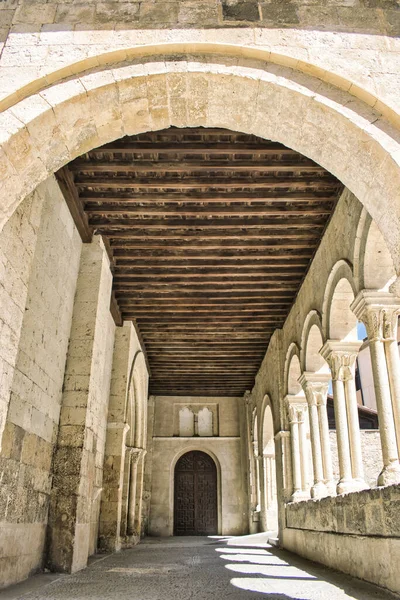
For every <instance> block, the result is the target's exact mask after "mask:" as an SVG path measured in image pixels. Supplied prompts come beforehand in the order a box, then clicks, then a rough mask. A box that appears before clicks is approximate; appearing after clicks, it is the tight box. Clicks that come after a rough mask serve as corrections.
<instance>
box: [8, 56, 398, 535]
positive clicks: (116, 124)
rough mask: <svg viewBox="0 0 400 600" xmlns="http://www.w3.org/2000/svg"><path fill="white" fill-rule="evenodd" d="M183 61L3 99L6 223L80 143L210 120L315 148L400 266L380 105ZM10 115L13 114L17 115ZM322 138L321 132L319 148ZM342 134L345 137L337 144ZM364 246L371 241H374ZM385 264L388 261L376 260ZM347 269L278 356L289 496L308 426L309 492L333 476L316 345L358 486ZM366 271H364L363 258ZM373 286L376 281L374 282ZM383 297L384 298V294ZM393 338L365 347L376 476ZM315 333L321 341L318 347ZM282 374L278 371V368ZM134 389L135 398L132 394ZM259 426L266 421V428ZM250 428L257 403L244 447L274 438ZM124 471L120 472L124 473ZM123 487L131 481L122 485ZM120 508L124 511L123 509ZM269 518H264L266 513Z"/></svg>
mask: <svg viewBox="0 0 400 600" xmlns="http://www.w3.org/2000/svg"><path fill="white" fill-rule="evenodd" d="M175 58H176V57H175ZM185 59H186V57H185V56H182V57H180V60H176V59H175V60H174V61H172V60H170V59H169V57H165V60H163V61H160V62H159V64H158V66H157V65H156V64H152V63H151V61H149V65H148V66H147V67H146V68H147V70H148V72H147V74H146V76H143V75H142V67H143V64H142V63H143V61H138V62H137V63H136V64H135V63H132V64H127V65H123V66H120V67H118V68H115V69H113V70H112V71H111V70H109V71H107V70H106V71H101V70H99V71H98V72H91V73H90V72H88V73H83V74H81V76H80V77H79V78H76V79H71V80H70V81H68V82H60V83H58V84H56V85H53V86H51V87H50V88H48V90H45V91H43V92H41V93H40V94H38V95H37V96H34V95H32V96H31V97H29V98H26V99H25V100H23V101H22V102H21V103H20V105H19V106H15V107H13V108H12V109H10V115H11V121H12V124H14V125H15V128H14V129H13V127H12V126H11V134H10V136H9V139H7V140H6V141H5V143H4V150H5V158H4V161H5V164H6V169H7V170H8V171H7V172H8V173H9V174H10V178H9V180H8V181H7V182H6V185H5V186H4V187H3V189H2V198H3V214H4V220H3V223H6V221H7V218H8V217H9V216H10V215H11V214H12V213H13V211H14V210H15V209H16V207H17V205H18V203H19V201H20V200H21V199H22V198H23V197H24V196H26V194H27V193H28V192H30V191H31V190H32V189H34V187H35V186H36V185H37V184H38V183H40V182H41V181H43V180H44V179H45V178H46V177H47V176H48V174H49V173H51V172H53V171H54V170H56V169H58V168H59V167H60V166H62V165H64V164H66V163H67V162H68V161H69V160H71V159H72V158H75V157H76V156H79V155H81V154H82V153H83V152H85V151H86V150H88V149H91V148H94V147H96V146H99V145H101V144H104V143H107V142H111V141H113V140H115V139H118V138H120V137H121V136H122V135H124V134H133V133H138V132H141V131H149V130H150V129H157V128H162V127H166V126H169V125H176V126H187V127H191V126H193V125H201V126H205V127H210V126H216V127H225V128H228V129H234V130H236V131H243V132H247V133H252V132H257V135H260V136H262V137H265V138H266V139H271V140H277V141H279V142H281V143H283V144H285V145H287V146H289V147H291V148H294V149H296V150H299V151H300V152H302V153H303V154H304V155H306V156H309V157H310V158H315V160H317V161H318V162H319V163H320V164H322V165H323V166H326V167H327V168H328V169H329V170H330V171H331V172H333V173H334V174H335V175H337V176H338V177H339V179H340V180H341V181H342V182H343V183H345V184H346V185H347V186H348V188H349V189H350V190H352V191H353V192H354V193H355V194H357V196H358V197H359V198H360V199H361V201H362V202H363V203H364V205H365V206H366V207H367V208H368V210H369V211H370V212H371V215H372V216H374V217H375V218H376V219H377V223H378V224H379V227H380V231H381V232H382V234H383V237H384V239H386V240H387V242H388V247H389V248H390V250H391V252H392V254H391V256H392V257H393V261H394V264H396V266H397V267H398V266H399V253H398V248H399V247H400V244H399V235H400V234H399V228H398V222H399V220H400V207H399V206H398V198H397V191H396V190H397V189H398V187H399V186H398V183H399V181H400V176H399V171H398V165H397V164H396V161H395V160H394V159H393V157H392V156H391V152H393V148H394V149H395V151H396V150H397V142H396V141H393V137H391V134H390V129H389V128H386V133H383V132H382V130H381V129H379V123H375V121H376V116H377V115H376V114H375V113H374V112H373V111H370V109H369V108H367V107H366V106H365V105H364V104H360V105H359V104H357V102H356V103H354V102H353V103H352V104H351V106H350V107H349V106H347V103H348V99H349V97H348V94H346V93H342V92H340V93H338V92H337V90H336V89H335V88H332V87H331V86H329V85H326V84H320V82H318V89H315V88H316V85H315V84H316V82H315V80H314V78H312V77H309V76H301V77H299V75H298V73H296V71H294V70H291V69H289V68H287V67H279V68H276V67H274V68H271V67H270V66H269V65H266V64H265V63H259V64H257V65H254V64H250V63H248V62H247V61H246V60H244V61H243V63H242V64H241V65H240V67H230V66H226V65H224V66H223V69H222V70H223V73H221V72H220V71H221V63H220V62H218V60H216V61H215V62H208V61H204V60H202V59H201V58H199V57H196V60H193V61H191V62H190V65H188V64H187V63H186V61H185ZM177 65H178V66H177ZM183 66H184V67H185V68H183ZM161 67H162V68H161ZM159 69H161V70H162V74H160V73H159ZM182 70H184V75H182ZM110 72H111V75H112V77H114V80H113V82H112V83H107V84H106V85H104V74H106V75H108V74H109V73H110ZM89 81H90V84H89ZM177 82H178V83H181V84H182V86H183V89H184V92H183V93H182V88H181V87H179V86H178V87H179V93H174V90H176V87H175V86H176V84H177ZM153 84H154V85H155V86H163V90H164V91H165V94H164V95H163V98H162V110H160V107H159V106H158V105H157V104H156V103H155V104H152V101H153V100H154V98H153V97H152V95H151V93H149V89H150V88H151V86H152V85H153ZM76 90H78V92H77V91H76ZM227 98H229V99H230V101H231V110H230V111H226V110H224V107H225V106H226V99H227ZM35 102H36V103H37V104H36V107H37V112H36V113H35V115H34V117H33V118H32V112H31V110H30V109H31V107H32V105H35ZM24 103H25V104H24ZM48 106H50V107H51V108H48ZM26 115H28V116H26ZM266 116H268V118H266ZM16 118H17V120H18V122H16V121H15V119H16ZM294 122H296V123H302V127H297V128H295V127H293V123H294ZM15 129H16V130H17V131H15ZM326 131H329V132H330V135H329V136H326ZM388 131H389V133H387V132H388ZM54 132H56V134H55V135H53V133H54ZM321 139H322V140H324V144H323V146H322V147H321V144H320V140H321ZM343 140H346V146H345V147H344V148H343ZM389 147H390V152H389ZM21 148H22V149H23V152H22V151H21ZM366 148H367V150H366ZM378 171H380V174H381V177H380V178H379V179H377V180H375V177H374V175H373V174H374V173H376V172H378ZM382 196H383V197H385V200H386V205H385V212H384V214H382V202H381V198H382ZM376 227H377V226H376ZM372 247H375V248H376V247H377V246H376V245H375V246H374V245H373V244H372ZM389 262H390V261H389V260H387V261H386V259H385V266H386V265H387V264H388V263H389ZM349 270H350V272H351V267H350V266H349V265H348V264H347V263H346V262H345V261H343V262H341V263H340V265H339V266H338V267H337V268H335V270H334V272H333V274H332V278H331V279H330V281H329V285H328V291H327V295H326V298H327V300H326V304H325V305H324V307H318V309H319V310H321V313H322V322H323V326H321V325H320V324H319V323H318V322H317V321H318V314H317V313H313V315H312V316H311V317H310V319H309V321H308V325H307V328H308V326H309V328H308V329H307V334H305V335H304V338H303V339H304V342H303V341H302V347H301V348H300V349H299V348H298V347H297V345H296V344H292V345H291V346H289V351H288V353H287V356H286V364H285V366H284V376H283V379H284V382H283V388H286V391H287V394H286V395H285V400H284V402H285V405H286V407H287V411H288V416H289V427H290V439H291V449H292V457H291V460H292V469H293V495H292V499H293V500H304V499H307V498H308V496H309V493H310V488H311V482H310V478H309V472H310V468H309V464H308V462H309V461H308V455H309V450H308V446H309V435H311V440H312V441H313V440H314V442H315V443H314V442H313V471H314V486H313V489H312V488H311V493H312V494H313V495H314V497H321V495H324V494H325V491H326V490H328V488H329V485H330V483H331V482H332V478H331V477H330V474H329V465H328V457H327V455H326V454H322V456H323V457H324V458H322V464H321V461H320V464H319V465H318V460H317V457H318V453H317V452H316V450H315V448H317V447H318V434H319V440H320V441H319V446H320V447H321V453H322V451H323V447H324V441H323V439H322V438H323V435H324V434H323V432H324V431H325V429H324V427H325V425H324V424H323V423H322V417H321V414H322V413H323V411H320V412H321V414H320V415H318V408H317V411H315V410H313V413H314V417H312V424H311V432H309V430H308V419H307V414H308V406H313V407H316V406H317V407H318V401H317V400H315V395H316V394H317V393H321V394H322V395H323V393H325V392H318V391H317V392H316V391H315V390H312V391H311V392H309V390H308V387H309V386H308V384H309V383H310V382H311V383H315V380H314V381H312V378H310V379H309V380H308V381H306V380H305V379H304V375H307V374H313V375H315V376H316V375H318V376H320V375H323V374H324V371H326V366H325V363H323V362H322V361H321V359H320V358H319V353H320V350H321V355H322V357H323V358H324V359H325V360H326V362H327V364H328V365H329V367H330V371H331V374H332V378H333V382H334V383H333V387H334V398H335V410H336V423H337V430H338V431H337V435H338V447H339V462H340V481H339V484H338V488H337V491H338V493H342V492H346V491H355V490H360V489H362V488H364V487H365V484H364V481H363V471H362V457H361V454H360V443H359V427H358V414H357V406H356V401H355V388H354V370H353V366H354V356H355V355H356V350H357V349H356V343H357V342H356V339H357V338H356V336H355V329H356V323H357V318H356V317H355V316H354V314H356V315H358V316H359V318H365V320H366V322H367V323H368V326H371V325H370V320H369V317H368V318H367V317H365V315H364V312H363V311H364V308H365V306H364V305H365V294H363V293H362V290H361V292H360V293H361V294H362V295H361V296H357V298H356V299H355V300H354V297H355V295H356V289H355V285H354V284H353V283H352V278H351V277H348V276H347V272H348V271H349ZM366 272H368V273H370V272H373V269H371V268H370V265H369V263H368V261H367V264H366ZM368 277H369V275H368ZM368 277H367V280H368ZM364 283H365V277H364ZM385 285H386V284H385ZM384 287H385V286H384ZM379 291H380V292H381V291H382V289H381V287H380V288H379ZM360 298H361V300H360ZM386 299H387V297H386ZM375 300H376V297H375ZM383 304H384V306H385V308H387V304H385V303H383ZM394 304H395V303H394ZM360 307H361V308H360ZM381 308H382V306H381V305H380V309H381ZM375 309H376V303H375V304H374V307H373V310H375ZM389 310H390V311H392V313H391V316H392V317H393V314H394V313H396V311H397V310H398V306H397V305H396V304H395V307H394V308H393V303H392V304H390V307H389ZM353 313H354V314H353ZM381 313H382V311H381ZM381 313H380V315H381ZM383 313H384V314H385V315H386V317H383V316H382V319H383V321H382V323H381V328H380V331H381V330H382V331H383V327H384V326H385V327H387V326H388V322H387V314H388V313H387V312H385V311H383ZM396 318H397V313H396ZM384 319H386V320H384ZM391 322H392V319H391ZM371 327H372V326H371ZM322 332H323V333H324V335H323V334H322ZM298 333H299V332H297V334H298ZM378 333H379V332H378ZM392 338H393V335H391V336H389V337H387V338H384V339H385V341H388V342H390V343H389V344H388V343H387V344H385V345H384V341H383V339H380V338H379V339H378V340H377V343H376V345H375V346H374V348H375V350H374V352H375V354H374V355H373V364H374V365H375V366H374V368H375V371H374V374H375V378H376V380H377V381H378V382H379V381H382V377H381V376H382V375H383V376H384V377H385V378H386V379H385V381H386V384H385V385H382V386H381V387H379V383H378V384H377V390H378V391H377V400H378V411H379V413H380V418H382V425H381V427H382V428H383V431H386V434H385V435H386V437H383V441H382V449H383V457H384V469H383V472H382V474H381V478H380V482H381V483H383V484H387V483H392V482H397V481H398V477H399V462H398V448H397V446H396V433H397V440H399V439H400V437H399V430H398V429H397V431H396V425H395V424H396V422H397V428H398V427H399V425H398V423H399V416H400V413H399V412H398V411H399V406H398V400H396V398H398V397H399V396H396V394H397V392H398V390H399V387H398V381H399V379H398V373H399V369H398V361H396V360H397V359H396V357H395V354H394V352H393V348H394V345H393V343H392V342H393V339H392ZM371 339H375V338H371ZM323 341H325V343H324V344H323V345H322V342H323ZM320 344H321V346H322V349H321V346H320ZM386 348H388V350H387V351H386ZM279 358H282V357H281V356H280V357H279ZM140 360H142V361H143V360H144V359H143V358H142V359H140ZM385 361H386V362H385ZM385 365H386V367H385ZM302 366H303V369H302ZM279 368H280V367H279ZM385 368H386V371H385ZM302 371H303V372H302ZM396 373H397V379H396ZM325 375H327V373H326V372H325ZM279 377H280V378H281V373H279ZM380 377H381V379H379V378H380ZM131 379H132V380H133V383H131V385H130V386H129V389H130V392H129V394H130V399H129V401H128V406H127V412H126V423H125V424H127V425H128V426H129V427H130V433H129V432H128V435H127V439H128V441H129V444H128V446H129V447H130V448H137V449H139V450H143V451H144V450H145V435H144V432H145V430H146V422H145V419H146V409H145V404H144V402H145V400H144V399H145V398H146V397H147V390H146V389H145V386H144V385H143V384H142V383H140V382H139V383H138V382H136V385H135V383H134V381H135V379H134V377H132V378H131ZM299 380H300V381H299ZM317 383H319V384H322V383H324V381H321V379H318V381H317ZM303 384H304V385H303ZM304 388H305V389H304ZM309 397H310V398H311V399H310V400H309ZM325 397H326V395H325ZM140 398H142V399H143V402H142V401H140V400H137V399H140ZM321 402H323V400H322V401H321ZM321 406H323V404H322V403H321ZM267 408H269V407H267ZM267 408H266V409H265V411H264V413H266V414H267V415H268V416H267V417H265V414H264V417H263V419H265V418H267V420H269V419H270V417H271V418H272V415H271V414H270V412H268V410H267ZM396 411H397V412H396ZM396 419H397V421H396ZM388 424H389V425H388ZM387 425H388V426H387ZM264 426H265V423H264V421H263V432H264ZM280 426H281V427H282V430H283V428H284V427H285V426H286V424H285V423H282V424H280ZM268 428H270V423H269V424H268ZM133 430H134V431H135V433H134V435H133ZM258 431H259V425H258V424H257V413H256V412H254V413H253V420H252V432H253V438H252V442H253V443H254V446H253V453H254V450H255V448H256V447H257V455H258V452H259V443H262V445H263V448H262V450H263V451H264V449H265V447H267V446H268V444H270V442H271V439H269V440H268V441H267V443H266V446H265V447H264V438H261V439H259V438H258ZM325 433H326V431H325ZM325 442H326V438H325ZM130 444H135V446H131V445H130ZM250 453H251V450H250ZM143 456H144V454H143ZM257 458H258V456H257ZM257 465H259V461H258V460H256V468H255V471H256V472H257V470H258V469H257ZM327 465H328V466H327ZM125 472H126V473H127V474H129V473H131V472H132V470H131V468H130V467H129V466H127V467H126V469H125ZM127 477H128V478H127V481H128V479H129V475H128V476H127ZM138 479H139V480H140V477H139V475H138V474H136V476H135V481H137V480H138ZM261 481H262V480H261ZM256 482H257V483H256V485H255V490H254V500H255V506H254V510H255V511H258V508H259V504H260V502H259V501H260V497H261V498H262V496H261V494H260V486H259V482H260V473H259V471H258V476H256ZM324 486H325V488H326V489H325V490H324ZM129 489H130V490H132V488H131V487H129ZM328 491H329V490H328ZM125 496H126V498H129V499H130V500H129V502H127V504H129V506H130V507H132V504H133V498H134V503H135V510H134V516H133V525H132V520H131V525H130V526H128V525H127V534H128V535H133V534H134V533H140V524H139V523H138V521H137V518H140V514H141V508H140V505H139V504H140V501H141V498H142V493H141V492H140V493H139V494H138V493H134V494H131V493H130V492H129V491H128V485H127V486H126V492H125ZM266 504H267V502H266ZM127 513H129V510H128V509H127ZM138 515H139V517H138ZM266 519H267V523H268V516H267V515H266ZM127 523H128V515H127Z"/></svg>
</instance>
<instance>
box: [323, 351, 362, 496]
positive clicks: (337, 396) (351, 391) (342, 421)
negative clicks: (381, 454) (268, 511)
mask: <svg viewBox="0 0 400 600" xmlns="http://www.w3.org/2000/svg"><path fill="white" fill-rule="evenodd" d="M360 346H361V342H341V341H336V340H329V341H327V342H326V344H325V345H324V346H323V347H322V349H321V354H322V356H323V357H324V358H325V360H326V361H327V363H328V364H329V367H330V369H331V373H332V385H333V401H334V406H335V420H336V435H337V444H338V454H339V467H340V480H339V483H338V485H337V493H338V494H343V493H346V492H352V491H357V490H362V489H365V488H366V487H368V486H367V485H366V483H365V481H364V475H363V464H362V455H361V437H360V426H359V421H358V405H357V398H356V392H355V380H354V368H355V361H356V358H357V353H358V350H359V348H360Z"/></svg>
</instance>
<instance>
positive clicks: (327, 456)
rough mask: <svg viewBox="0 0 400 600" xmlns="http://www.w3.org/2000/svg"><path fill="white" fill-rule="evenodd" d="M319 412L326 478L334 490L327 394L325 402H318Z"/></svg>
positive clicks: (329, 487) (330, 489) (327, 483)
mask: <svg viewBox="0 0 400 600" xmlns="http://www.w3.org/2000/svg"><path fill="white" fill-rule="evenodd" d="M318 413H319V427H320V434H321V450H322V462H323V465H324V480H325V483H326V485H327V487H328V489H329V491H333V490H332V488H333V485H332V483H333V467H332V452H331V444H330V440H329V423H328V413H327V411H326V396H325V401H324V403H322V401H321V404H318Z"/></svg>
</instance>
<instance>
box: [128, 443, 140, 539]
mask: <svg viewBox="0 0 400 600" xmlns="http://www.w3.org/2000/svg"><path fill="white" fill-rule="evenodd" d="M130 451H131V465H130V482H129V500H128V527H127V534H128V535H133V533H134V531H135V514H136V486H137V466H138V460H139V456H140V450H138V449H137V448H131V449H130Z"/></svg>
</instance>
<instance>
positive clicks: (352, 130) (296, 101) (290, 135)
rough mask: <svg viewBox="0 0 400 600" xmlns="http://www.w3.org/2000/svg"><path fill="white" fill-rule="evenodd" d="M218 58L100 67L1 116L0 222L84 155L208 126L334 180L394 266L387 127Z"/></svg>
mask: <svg viewBox="0 0 400 600" xmlns="http://www.w3.org/2000/svg"><path fill="white" fill-rule="evenodd" d="M227 62H228V63H229V61H226V60H225V59H224V56H221V55H220V56H218V55H215V56H212V57H210V55H207V56H201V55H193V56H191V57H190V60H189V59H188V57H187V56H186V55H184V54H181V55H180V56H179V55H178V56H174V57H173V60H172V57H168V56H164V57H163V56H157V57H156V58H154V57H148V59H147V63H146V61H145V60H144V59H143V58H141V59H137V61H136V62H132V61H131V62H129V63H122V64H119V65H118V66H115V67H112V66H111V65H107V66H106V67H105V68H104V69H102V68H100V69H97V70H92V71H87V72H85V73H81V74H80V76H76V77H72V78H71V79H69V80H66V81H62V82H59V83H56V84H55V85H53V86H51V87H49V88H47V89H45V90H42V91H41V92H39V93H38V94H35V95H32V96H29V97H28V98H26V99H24V100H22V101H21V102H20V103H18V104H16V105H14V106H13V107H12V108H10V109H9V110H8V111H5V112H4V113H3V119H4V121H5V123H6V127H5V131H6V134H5V136H4V144H3V150H4V155H3V157H2V160H3V164H2V167H1V168H2V171H3V172H4V174H5V177H4V179H5V184H4V186H3V188H2V219H1V221H2V223H3V224H4V222H5V221H6V220H7V218H8V217H9V216H10V214H12V212H13V211H14V210H15V208H16V207H17V206H18V204H19V202H20V201H21V200H22V199H23V198H24V197H25V196H26V195H27V194H28V193H29V192H31V191H32V190H33V189H34V188H35V187H36V186H37V185H38V184H39V183H40V182H41V181H43V180H44V179H46V177H48V175H49V174H51V173H53V172H54V171H55V170H57V169H59V168H60V167H61V166H63V165H65V164H67V163H68V162H70V161H71V160H72V159H73V158H75V157H77V156H79V155H81V154H82V153H84V152H85V151H87V150H88V149H91V148H94V147H97V146H99V145H102V144H104V143H107V142H110V141H113V140H115V139H117V138H120V137H122V136H123V135H125V134H128V135H132V134H134V133H140V132H143V131H149V130H154V129H162V128H165V127H168V126H170V125H176V126H178V127H182V126H186V127H187V126H189V127H190V126H199V125H201V126H205V127H210V126H216V127H223V128H227V129H232V130H235V131H241V132H243V133H255V134H257V135H258V136H260V137H263V138H265V139H270V140H273V141H279V142H281V143H282V144H284V145H286V146H288V147H290V148H293V149H295V150H297V151H299V152H301V153H302V154H304V155H305V156H308V157H309V158H311V159H313V160H315V161H317V162H318V163H319V164H321V165H322V166H323V167H325V168H326V169H327V170H329V171H330V172H332V173H333V174H334V175H336V177H338V178H339V179H340V180H341V181H342V182H343V183H344V184H345V185H346V186H347V187H348V188H349V189H350V190H351V191H352V192H353V193H354V194H355V195H356V196H357V197H358V198H359V199H360V201H361V202H362V203H363V204H364V205H365V207H366V208H367V210H368V211H369V212H370V214H371V216H372V217H373V218H374V219H375V220H376V222H377V224H378V226H379V228H380V230H381V231H382V233H383V235H384V237H385V240H386V242H387V245H388V247H389V249H390V251H391V253H392V256H393V259H394V263H395V266H396V267H397V268H399V265H400V254H399V248H400V243H399V242H400V233H399V228H398V226H397V223H398V221H399V220H400V203H399V201H398V191H397V190H398V189H399V186H400V169H399V165H398V161H397V160H396V157H397V156H398V153H399V150H400V144H399V142H398V139H397V137H396V136H397V132H396V130H393V129H392V126H391V125H389V124H388V123H384V124H382V121H381V119H380V114H379V113H376V112H375V111H374V110H373V109H371V108H370V107H368V106H367V105H366V104H363V103H362V102H361V101H359V100H355V98H354V96H352V95H351V94H347V93H346V92H343V91H339V90H338V89H337V88H335V87H333V86H331V85H329V84H327V83H322V82H321V81H320V80H319V79H316V78H314V77H310V76H308V75H305V74H304V73H299V72H296V71H295V70H293V69H290V68H288V67H284V66H277V65H275V64H271V63H266V62H265V61H261V60H259V61H254V60H253V61H249V60H248V59H242V60H241V61H240V65H239V62H236V63H235V64H234V65H233V66H232V65H229V64H228V65H227V64H226V63H227ZM227 102H229V107H230V110H229V111H227V110H226V106H227ZM377 174H379V176H377ZM382 198H385V210H382Z"/></svg>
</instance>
